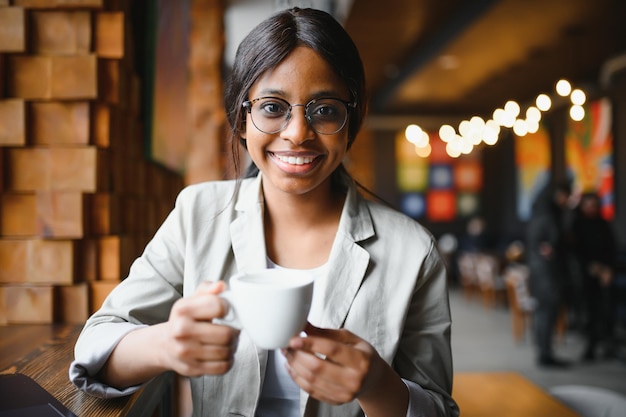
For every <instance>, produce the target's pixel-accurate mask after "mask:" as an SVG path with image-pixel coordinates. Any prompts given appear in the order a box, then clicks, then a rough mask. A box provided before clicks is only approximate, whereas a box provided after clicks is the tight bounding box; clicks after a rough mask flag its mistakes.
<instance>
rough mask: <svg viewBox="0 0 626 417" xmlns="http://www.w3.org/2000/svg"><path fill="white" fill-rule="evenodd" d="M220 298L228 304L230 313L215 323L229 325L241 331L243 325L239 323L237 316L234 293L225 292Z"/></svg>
mask: <svg viewBox="0 0 626 417" xmlns="http://www.w3.org/2000/svg"><path fill="white" fill-rule="evenodd" d="M219 297H220V298H223V299H224V300H226V302H227V303H228V312H227V313H226V315H225V316H224V317H220V318H219V319H215V320H214V322H215V323H220V324H227V325H229V326H231V327H235V328H237V329H240V330H241V324H240V322H239V317H238V316H237V310H236V309H235V302H234V299H233V293H232V292H231V291H230V290H226V291H223V292H222V293H220V294H219Z"/></svg>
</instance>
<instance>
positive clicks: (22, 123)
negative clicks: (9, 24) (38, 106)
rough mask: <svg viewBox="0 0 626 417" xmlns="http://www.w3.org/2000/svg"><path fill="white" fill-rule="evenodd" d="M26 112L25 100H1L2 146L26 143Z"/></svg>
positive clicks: (0, 135) (0, 131)
mask: <svg viewBox="0 0 626 417" xmlns="http://www.w3.org/2000/svg"><path fill="white" fill-rule="evenodd" d="M0 10H1V9H0ZM0 36H1V35H0ZM25 113H26V112H25V104H24V100H19V99H9V100H0V146H23V145H25V144H26V120H25Z"/></svg>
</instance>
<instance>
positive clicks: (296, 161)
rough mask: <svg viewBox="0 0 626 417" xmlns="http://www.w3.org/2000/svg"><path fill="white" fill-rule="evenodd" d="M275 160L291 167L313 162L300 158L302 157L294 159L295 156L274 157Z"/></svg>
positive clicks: (309, 158) (306, 158) (307, 158)
mask: <svg viewBox="0 0 626 417" xmlns="http://www.w3.org/2000/svg"><path fill="white" fill-rule="evenodd" d="M276 158H278V159H279V160H281V161H283V162H286V163H288V164H291V165H304V164H310V163H311V162H313V158H311V157H302V156H297V157H296V156H281V155H276Z"/></svg>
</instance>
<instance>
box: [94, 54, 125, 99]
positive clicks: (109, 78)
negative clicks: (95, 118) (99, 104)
mask: <svg viewBox="0 0 626 417" xmlns="http://www.w3.org/2000/svg"><path fill="white" fill-rule="evenodd" d="M127 81H128V80H127V76H126V73H125V72H124V69H123V67H122V62H121V61H119V60H117V59H100V60H98V89H99V97H100V98H101V99H102V100H104V101H105V102H107V103H110V104H125V103H124V100H123V99H124V97H125V94H126V92H127V91H128V88H127Z"/></svg>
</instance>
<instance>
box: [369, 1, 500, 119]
mask: <svg viewBox="0 0 626 417" xmlns="http://www.w3.org/2000/svg"><path fill="white" fill-rule="evenodd" d="M497 1H498V0H472V1H466V2H463V5H462V6H461V7H459V8H458V10H456V12H455V13H454V14H453V15H452V17H451V18H450V19H448V21H447V22H446V23H445V24H444V25H443V26H442V27H441V29H440V30H439V31H437V32H436V33H435V34H434V35H433V36H431V37H430V38H429V39H427V40H426V41H425V42H424V43H422V44H421V45H420V47H419V48H418V49H417V50H416V51H415V52H414V53H413V54H412V55H411V56H410V57H409V58H408V59H407V61H406V62H405V64H404V65H403V66H402V68H400V71H399V72H398V74H397V75H396V76H394V77H393V78H392V79H391V80H390V81H389V82H388V83H387V84H386V85H384V86H383V87H382V88H381V89H380V91H379V93H378V94H377V95H376V96H374V98H373V100H372V103H371V104H372V108H373V110H374V111H378V112H383V111H384V109H385V107H386V106H387V105H388V104H389V102H390V101H391V100H392V99H393V96H394V95H395V94H396V92H397V91H398V89H399V88H400V86H401V85H402V84H403V83H404V82H405V81H406V80H407V79H409V78H410V77H411V76H412V75H413V74H415V73H416V72H417V71H419V69H420V68H421V67H422V66H424V65H426V64H427V63H428V62H430V61H431V60H432V59H434V58H436V57H437V55H439V54H440V53H441V52H442V51H443V50H444V48H445V47H446V46H447V45H448V43H450V42H451V41H453V40H454V39H455V38H456V37H457V36H459V35H460V34H461V33H463V31H464V30H465V29H466V28H467V27H468V26H470V25H471V24H472V23H473V22H475V21H476V20H478V19H479V18H480V17H481V16H482V15H483V14H484V13H485V12H487V10H489V8H491V7H492V6H493V5H494V3H496V2H497Z"/></svg>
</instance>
